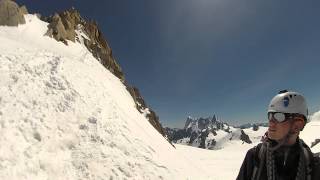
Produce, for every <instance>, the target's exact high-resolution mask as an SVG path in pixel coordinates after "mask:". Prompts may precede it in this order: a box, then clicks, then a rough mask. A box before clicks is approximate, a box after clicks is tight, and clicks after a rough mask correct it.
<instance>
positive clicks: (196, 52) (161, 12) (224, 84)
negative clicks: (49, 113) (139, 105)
mask: <svg viewBox="0 0 320 180" xmlns="http://www.w3.org/2000/svg"><path fill="white" fill-rule="evenodd" d="M17 2H18V3H19V4H20V5H21V4H25V5H26V6H27V7H28V9H29V12H39V13H40V14H43V15H50V14H53V12H55V11H62V10H65V9H67V8H70V7H72V6H73V7H75V8H76V9H78V10H79V11H80V13H81V15H82V16H83V17H84V18H86V19H93V20H96V21H97V22H98V25H99V27H100V28H101V30H102V31H103V33H104V36H105V37H106V39H107V41H108V42H109V45H110V46H111V48H112V49H113V55H114V56H115V58H116V59H117V61H118V62H119V63H120V65H121V67H122V69H123V71H124V73H125V75H126V79H127V80H128V82H129V83H130V84H132V85H134V86H136V87H138V88H139V90H140V91H141V94H142V95H143V96H144V98H145V100H146V102H147V104H148V105H150V106H151V107H152V108H153V109H154V110H155V111H156V112H157V114H158V115H159V116H160V120H161V122H162V124H164V125H165V126H171V127H183V124H184V122H185V120H186V118H187V116H189V115H190V116H193V117H200V116H203V117H206V116H212V115H213V114H216V115H217V116H218V118H221V119H222V120H224V121H226V122H229V123H231V124H243V123H247V122H262V121H266V108H267V105H268V103H269V101H270V100H271V98H272V97H273V96H274V95H275V94H276V93H277V92H278V91H279V90H282V89H291V90H295V91H298V92H301V93H302V94H304V95H305V96H306V98H307V102H308V105H309V109H310V112H311V113H313V112H315V111H319V110H320V83H319V79H320V61H319V57H320V20H319V17H320V11H319V9H320V1H316V0H310V1H301V0H281V1H279V0H268V1H265V0H241V1H239V0H161V1H160V0H158V1H155V0H105V1H84V0H83V1H81V0H72V1H71V0H70V1H67V0H64V1H62V0H60V1H37V2H35V1H31V0H29V1H22V0H17Z"/></svg>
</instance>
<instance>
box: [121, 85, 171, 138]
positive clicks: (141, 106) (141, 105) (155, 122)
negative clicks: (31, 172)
mask: <svg viewBox="0 0 320 180" xmlns="http://www.w3.org/2000/svg"><path fill="white" fill-rule="evenodd" d="M126 87H127V90H128V91H129V93H130V94H131V96H132V98H133V100H134V102H135V103H136V108H137V109H138V111H139V112H141V113H142V112H143V111H145V110H146V109H148V110H149V112H150V113H148V114H147V118H148V119H149V122H150V123H151V124H152V126H153V127H154V128H156V129H157V130H158V132H159V133H160V134H161V135H162V136H164V137H168V134H167V133H166V130H165V129H164V128H163V127H162V125H161V124H160V121H159V117H158V116H157V115H156V113H155V112H154V111H153V110H152V109H151V108H148V106H147V104H146V103H145V101H144V100H143V98H142V96H141V94H140V92H139V90H138V89H137V88H136V87H133V86H130V85H128V84H126Z"/></svg>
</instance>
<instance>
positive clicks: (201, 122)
mask: <svg viewBox="0 0 320 180" xmlns="http://www.w3.org/2000/svg"><path fill="white" fill-rule="evenodd" d="M266 129H267V128H266V127H260V126H253V128H247V129H240V128H234V127H232V126H230V125H229V124H227V123H224V122H222V121H220V120H217V118H216V116H215V115H214V116H213V117H207V118H202V117H201V118H195V119H194V118H192V117H190V116H189V117H188V118H187V120H186V123H185V126H184V128H183V129H178V128H175V129H171V128H168V127H167V128H166V131H167V134H168V136H169V139H170V140H172V141H173V142H174V143H177V144H184V145H190V146H194V147H199V148H204V149H221V148H223V147H225V146H227V145H228V144H229V142H231V141H240V142H243V143H248V144H251V143H252V140H251V139H254V140H255V142H256V140H258V141H259V140H260V138H261V136H262V135H263V134H264V132H265V131H266ZM255 131H257V132H256V133H253V132H255ZM247 133H249V134H250V135H251V136H249V135H248V134H247Z"/></svg>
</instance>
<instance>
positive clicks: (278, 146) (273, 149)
mask: <svg viewBox="0 0 320 180" xmlns="http://www.w3.org/2000/svg"><path fill="white" fill-rule="evenodd" d="M292 125H293V122H290V130H289V132H288V133H287V134H286V135H285V136H284V137H283V138H282V139H280V140H277V142H278V144H277V145H276V146H274V147H270V150H271V151H275V150H277V149H279V148H280V147H281V146H283V145H285V144H286V143H288V142H289V139H290V138H291V136H292V135H294V134H295V132H294V131H292V130H291V129H292Z"/></svg>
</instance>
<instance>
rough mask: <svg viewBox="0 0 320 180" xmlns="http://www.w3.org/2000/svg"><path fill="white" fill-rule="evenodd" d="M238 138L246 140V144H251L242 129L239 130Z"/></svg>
mask: <svg viewBox="0 0 320 180" xmlns="http://www.w3.org/2000/svg"><path fill="white" fill-rule="evenodd" d="M240 139H241V140H242V141H243V142H246V143H248V144H251V143H252V141H251V140H250V138H249V136H248V135H247V134H246V133H245V132H244V131H243V130H241V135H240Z"/></svg>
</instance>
